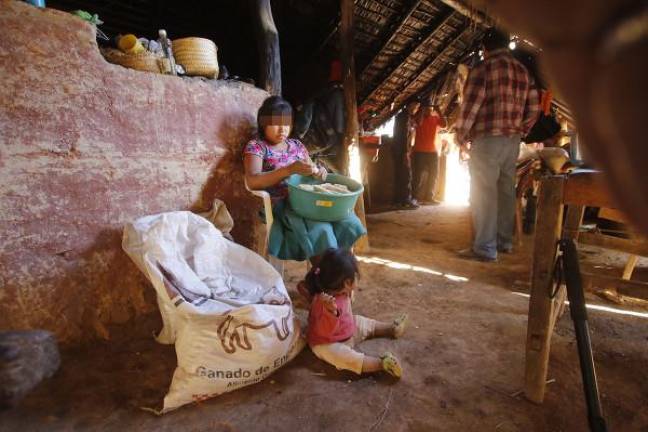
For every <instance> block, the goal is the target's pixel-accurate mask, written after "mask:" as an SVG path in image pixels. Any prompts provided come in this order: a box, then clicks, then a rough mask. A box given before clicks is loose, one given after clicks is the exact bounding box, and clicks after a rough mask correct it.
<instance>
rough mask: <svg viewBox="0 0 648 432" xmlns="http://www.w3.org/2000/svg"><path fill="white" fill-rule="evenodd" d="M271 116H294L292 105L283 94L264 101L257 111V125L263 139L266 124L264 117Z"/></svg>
mask: <svg viewBox="0 0 648 432" xmlns="http://www.w3.org/2000/svg"><path fill="white" fill-rule="evenodd" d="M271 116H285V117H292V106H291V105H290V102H288V101H287V100H286V99H284V98H282V97H281V96H270V97H268V98H266V99H265V100H264V101H263V103H262V104H261V107H260V108H259V112H258V113H257V127H258V132H259V137H260V138H262V139H265V133H264V132H265V127H264V126H266V125H264V124H263V120H262V119H263V118H264V117H271Z"/></svg>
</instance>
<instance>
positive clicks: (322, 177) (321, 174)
mask: <svg viewBox="0 0 648 432" xmlns="http://www.w3.org/2000/svg"><path fill="white" fill-rule="evenodd" d="M315 168H316V169H317V173H316V174H315V177H317V178H318V179H320V180H322V181H326V176H327V175H328V171H326V168H324V167H315Z"/></svg>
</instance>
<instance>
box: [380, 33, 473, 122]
mask: <svg viewBox="0 0 648 432" xmlns="http://www.w3.org/2000/svg"><path fill="white" fill-rule="evenodd" d="M471 32H472V29H471V27H470V26H467V27H465V28H464V29H463V30H462V31H461V32H460V33H459V35H457V36H456V37H455V38H454V39H453V40H452V41H451V42H450V43H449V44H448V45H446V47H445V48H444V49H443V51H441V52H440V53H439V55H437V56H435V57H434V59H432V60H431V61H430V62H428V64H427V65H426V66H425V67H423V68H422V69H421V71H420V72H419V73H418V74H417V75H416V76H415V77H414V78H413V79H412V80H410V82H409V83H408V84H407V85H406V86H405V88H404V89H403V90H401V91H399V97H397V98H396V100H395V101H394V102H396V103H395V104H394V109H393V110H391V109H390V108H389V107H390V105H391V104H386V105H385V106H384V108H383V109H382V110H381V113H380V114H379V115H377V116H376V118H375V120H373V121H372V123H379V122H381V121H383V120H384V119H385V118H387V117H389V114H391V113H392V112H396V111H397V110H398V109H400V107H401V106H402V105H403V104H404V103H405V102H404V101H406V100H407V99H409V98H410V97H411V94H408V92H409V90H410V89H411V87H412V86H413V85H414V84H416V83H417V82H418V81H419V79H420V78H421V76H423V74H424V73H426V72H427V71H428V70H429V69H430V68H431V67H433V66H434V65H435V63H437V61H438V60H439V59H442V58H443V57H444V56H447V52H448V51H450V50H451V49H454V45H455V44H456V43H457V42H459V41H460V40H461V38H462V37H463V36H464V35H465V34H466V33H471ZM437 75H438V72H437V73H436V74H434V75H433V76H432V78H430V79H429V80H427V81H426V83H424V84H423V86H425V84H427V83H430V82H431V81H432V80H434V79H435V78H436V76H437ZM399 99H400V100H399Z"/></svg>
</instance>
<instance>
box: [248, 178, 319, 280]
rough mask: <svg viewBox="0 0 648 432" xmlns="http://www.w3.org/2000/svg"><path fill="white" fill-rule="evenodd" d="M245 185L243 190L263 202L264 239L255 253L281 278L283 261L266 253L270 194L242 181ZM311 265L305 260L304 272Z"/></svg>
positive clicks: (270, 221)
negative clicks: (260, 247)
mask: <svg viewBox="0 0 648 432" xmlns="http://www.w3.org/2000/svg"><path fill="white" fill-rule="evenodd" d="M243 181H244V183H245V189H247V190H248V192H250V193H251V194H252V195H254V196H256V197H257V198H260V199H261V201H263V213H264V217H265V226H266V234H265V239H264V243H263V248H262V249H261V251H257V252H258V253H259V255H261V256H262V257H264V258H265V259H266V260H267V261H268V262H269V263H270V265H272V267H274V268H275V270H277V271H278V272H279V274H280V275H281V277H282V278H283V276H284V260H281V259H279V258H277V257H275V256H272V255H270V254H269V253H268V245H269V244H270V230H271V228H272V224H273V222H274V217H273V216H272V200H271V199H270V194H269V193H268V192H266V191H264V190H256V189H251V188H250V187H249V186H248V184H247V180H245V179H244V180H243ZM310 268H311V264H310V261H309V260H306V271H308V270H310Z"/></svg>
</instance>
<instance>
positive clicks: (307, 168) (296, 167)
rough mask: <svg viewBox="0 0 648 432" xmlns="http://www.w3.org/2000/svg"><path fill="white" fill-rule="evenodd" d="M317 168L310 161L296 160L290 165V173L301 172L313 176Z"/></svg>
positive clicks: (300, 173)
mask: <svg viewBox="0 0 648 432" xmlns="http://www.w3.org/2000/svg"><path fill="white" fill-rule="evenodd" d="M316 170H317V168H315V167H314V166H313V165H311V164H309V163H308V162H302V161H295V162H293V163H292V164H290V165H289V166H288V171H290V174H299V175H303V176H311V175H313V174H314V173H315V172H316Z"/></svg>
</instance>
